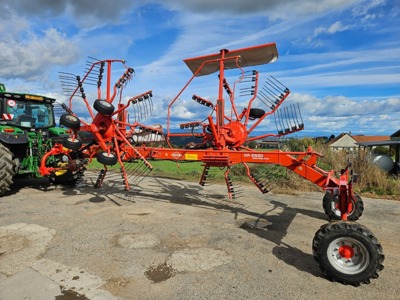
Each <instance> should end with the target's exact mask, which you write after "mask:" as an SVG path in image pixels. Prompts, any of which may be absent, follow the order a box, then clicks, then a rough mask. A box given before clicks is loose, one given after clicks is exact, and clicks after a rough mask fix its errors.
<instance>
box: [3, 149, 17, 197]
mask: <svg viewBox="0 0 400 300" xmlns="http://www.w3.org/2000/svg"><path fill="white" fill-rule="evenodd" d="M14 175H15V166H14V161H13V154H12V152H11V151H10V150H9V149H8V148H7V147H6V146H4V145H2V144H0V196H2V195H4V194H5V193H6V192H7V191H9V190H10V185H11V184H12V183H13V176H14Z"/></svg>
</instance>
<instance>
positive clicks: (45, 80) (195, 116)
mask: <svg viewBox="0 0 400 300" xmlns="http://www.w3.org/2000/svg"><path fill="white" fill-rule="evenodd" d="M0 17H1V20H2V22H1V23H0V36H1V39H0V64H1V66H0V82H3V83H5V84H6V86H7V89H8V90H10V91H19V92H30V93H39V94H46V95H50V96H53V97H56V98H57V99H58V100H59V101H61V102H65V101H66V99H67V97H66V96H65V95H63V94H62V90H61V85H60V83H59V80H58V72H59V71H65V72H71V73H74V74H76V75H84V68H85V61H86V59H87V57H88V56H92V57H96V58H99V59H125V60H126V61H127V64H128V65H129V66H131V67H133V68H134V69H135V71H136V75H135V78H134V79H133V80H132V81H131V82H130V83H129V85H128V86H127V88H126V90H125V95H126V96H127V97H128V96H134V95H136V94H140V93H142V92H145V91H147V90H153V95H154V98H153V103H154V108H155V110H154V113H153V115H152V117H150V118H149V119H148V120H144V121H143V123H144V124H148V125H151V124H154V123H160V124H162V125H165V122H166V107H167V105H168V103H169V102H170V101H171V99H173V97H175V95H176V94H178V92H179V91H180V89H181V88H182V87H183V85H184V84H185V83H186V81H187V80H188V79H189V78H190V76H191V72H190V71H189V69H188V68H187V67H186V65H185V64H184V63H183V61H182V60H183V59H185V58H189V57H196V56H199V55H206V54H212V53H217V52H218V51H219V50H220V49H224V48H227V49H231V50H234V49H237V48H242V47H249V46H253V45H259V44H265V43H270V42H276V43H277V48H278V52H279V59H278V60H277V61H276V62H274V63H272V64H268V65H265V66H261V67H257V69H258V70H259V71H260V74H261V75H262V76H267V75H273V76H274V77H276V78H278V79H279V80H280V81H281V82H283V83H284V84H285V85H286V86H288V87H289V88H290V90H291V95H290V96H289V98H288V99H287V100H286V101H285V102H286V103H287V104H290V103H299V105H300V107H301V111H302V116H303V119H304V123H305V130H304V131H303V132H302V133H301V135H310V136H316V135H330V134H335V135H338V134H340V133H341V132H352V134H366V135H390V134H392V133H394V132H395V131H397V130H399V129H400V0H368V1H363V0H303V1H296V0H270V1H265V0H247V1H243V0H229V1H228V0H203V1H197V0H185V1H180V0H163V1H161V0H139V1H129V0H120V1H119V0H114V1H109V0H98V1H91V0H79V1H78V0H76V1H74V0H65V1H49V0H19V1H8V0H5V1H2V9H1V10H0ZM121 70H122V69H121ZM115 71H116V76H117V77H119V76H120V75H121V73H118V69H116V70H115ZM117 73H118V74H117ZM238 75H239V73H238V72H237V70H236V73H235V71H231V73H229V74H228V76H230V77H229V78H234V77H235V76H238ZM261 78H262V77H261ZM193 93H196V94H198V95H201V96H203V97H206V98H208V99H210V100H213V99H215V98H216V97H217V95H218V90H217V79H216V76H212V75H210V76H207V78H199V80H198V81H196V80H195V82H194V83H193V85H192V86H190V87H189V91H188V94H183V95H182V96H181V99H180V100H179V101H180V102H179V103H178V104H179V105H178V106H177V107H176V108H175V109H174V122H173V124H174V125H176V124H178V123H180V122H189V121H198V120H201V119H202V118H203V117H204V116H203V115H202V114H204V111H202V110H201V109H199V106H198V104H196V103H195V102H194V101H191V99H190V98H191V95H192V94H193ZM88 95H89V96H92V95H93V96H92V97H93V98H92V99H93V100H94V99H95V95H94V93H93V94H92V93H91V92H90V91H88ZM237 104H238V105H239V106H240V103H237ZM196 105H197V106H196ZM76 110H77V113H79V114H85V109H84V108H83V107H82V105H81V103H76ZM270 119H271V118H270ZM272 119H273V118H272ZM272 119H271V120H269V119H266V120H265V122H263V123H262V125H261V126H259V127H258V129H259V130H263V131H265V132H274V131H275V125H274V123H273V120H272ZM175 121H176V122H175ZM297 135H300V133H298V134H297Z"/></svg>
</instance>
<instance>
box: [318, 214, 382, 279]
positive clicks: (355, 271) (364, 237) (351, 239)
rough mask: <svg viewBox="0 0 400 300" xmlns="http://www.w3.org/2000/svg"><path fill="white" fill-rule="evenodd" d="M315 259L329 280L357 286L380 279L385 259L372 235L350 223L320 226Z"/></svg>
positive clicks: (340, 222)
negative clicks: (379, 273)
mask: <svg viewBox="0 0 400 300" xmlns="http://www.w3.org/2000/svg"><path fill="white" fill-rule="evenodd" d="M313 256H314V259H315V260H316V262H317V264H318V266H319V267H320V269H321V270H322V272H324V274H325V275H326V277H328V278H329V279H330V280H332V281H337V282H340V283H343V284H351V285H354V286H359V285H360V284H361V283H370V279H373V278H377V277H378V276H379V275H378V272H379V271H381V270H382V269H383V265H382V263H383V260H384V258H385V256H384V255H383V249H382V246H381V245H380V244H379V242H378V240H377V239H376V238H375V236H374V235H373V234H372V232H371V231H370V230H368V229H367V228H366V227H364V226H362V225H360V224H357V223H354V222H349V221H337V222H331V223H328V224H325V225H323V226H321V228H320V229H319V230H318V231H317V232H316V233H315V236H314V239H313Z"/></svg>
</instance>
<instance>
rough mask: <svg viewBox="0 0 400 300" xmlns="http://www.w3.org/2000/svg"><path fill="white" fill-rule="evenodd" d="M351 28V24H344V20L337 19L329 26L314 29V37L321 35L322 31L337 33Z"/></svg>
mask: <svg viewBox="0 0 400 300" xmlns="http://www.w3.org/2000/svg"><path fill="white" fill-rule="evenodd" d="M350 28H351V26H350V25H343V24H342V22H340V21H337V22H335V23H333V24H332V25H331V26H329V27H327V28H326V27H318V28H316V29H315V30H314V37H316V36H318V35H320V34H321V33H327V34H335V33H337V32H342V31H346V30H349V29H350Z"/></svg>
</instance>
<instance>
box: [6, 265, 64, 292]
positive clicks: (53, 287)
mask: <svg viewBox="0 0 400 300" xmlns="http://www.w3.org/2000/svg"><path fill="white" fill-rule="evenodd" d="M57 296H62V292H61V288H60V285H58V284H57V283H55V282H54V281H52V280H50V279H48V278H46V277H44V276H42V275H40V274H39V273H38V272H36V271H34V270H32V269H30V268H26V269H24V270H22V271H20V272H18V273H17V274H15V275H14V276H12V277H9V278H7V279H5V280H3V281H1V282H0V299H4V300H6V299H7V300H17V299H21V300H22V299H32V300H34V299H42V300H48V299H49V300H50V299H57V298H56V297H57Z"/></svg>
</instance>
